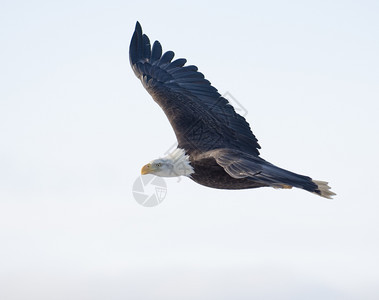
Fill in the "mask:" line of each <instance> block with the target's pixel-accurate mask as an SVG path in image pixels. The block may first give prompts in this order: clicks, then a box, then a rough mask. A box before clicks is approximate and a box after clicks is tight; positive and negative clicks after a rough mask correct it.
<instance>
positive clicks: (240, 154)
mask: <svg viewBox="0 0 379 300" xmlns="http://www.w3.org/2000/svg"><path fill="white" fill-rule="evenodd" d="M173 59H174V52H173V51H167V52H165V53H163V54H162V46H161V44H160V43H159V42H158V41H155V42H154V43H153V45H152V46H151V44H150V40H149V38H148V37H147V35H145V34H143V33H142V28H141V25H140V24H139V22H137V24H136V27H135V31H134V33H133V37H132V40H131V43H130V48H129V60H130V64H131V67H132V69H133V71H134V73H135V75H136V76H137V77H138V78H139V79H140V80H141V82H142V85H143V86H144V87H145V89H146V90H147V91H148V93H149V94H150V95H151V96H152V97H153V99H154V101H155V102H156V103H158V105H159V106H160V107H161V108H162V110H163V111H164V113H165V114H166V116H167V118H168V120H169V122H170V124H171V126H172V128H173V129H174V132H175V135H176V138H177V141H178V147H177V148H176V149H175V150H174V151H173V152H172V153H170V154H168V155H167V156H165V157H163V158H158V159H155V160H152V161H151V162H150V163H148V164H146V165H145V166H143V167H142V170H141V174H143V175H145V174H154V175H156V176H161V177H175V176H187V177H189V178H191V179H192V180H193V181H195V182H197V183H198V184H201V185H204V186H207V187H212V188H217V189H236V190H237V189H250V188H258V187H273V188H281V189H290V188H292V187H296V188H300V189H304V190H306V191H309V192H312V193H315V194H317V195H319V196H322V197H325V198H329V199H331V197H332V196H333V195H335V193H333V192H332V191H331V190H330V187H329V186H328V183H327V182H325V181H318V180H313V179H312V178H310V177H308V176H303V175H299V174H296V173H293V172H290V171H287V170H284V169H282V168H279V167H277V166H275V165H273V164H271V163H269V162H268V161H266V160H264V159H263V158H261V157H260V154H259V151H258V149H260V148H261V147H260V146H259V144H258V140H257V138H256V137H255V135H254V134H253V133H252V131H251V129H250V126H249V124H248V123H247V121H246V120H245V118H244V117H242V116H241V115H239V114H237V113H236V112H235V110H234V108H233V106H232V105H230V103H229V102H228V101H227V100H226V99H225V98H223V97H222V96H221V95H220V94H219V93H218V91H217V89H216V88H215V87H213V86H212V85H211V83H210V82H209V81H208V80H207V79H205V78H204V75H203V74H202V73H200V72H199V71H198V68H197V67H196V66H194V65H186V62H187V60H186V59H184V58H179V59H176V60H173Z"/></svg>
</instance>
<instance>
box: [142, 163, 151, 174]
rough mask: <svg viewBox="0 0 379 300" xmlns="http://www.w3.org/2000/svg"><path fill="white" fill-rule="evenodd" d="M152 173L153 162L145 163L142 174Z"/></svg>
mask: <svg viewBox="0 0 379 300" xmlns="http://www.w3.org/2000/svg"><path fill="white" fill-rule="evenodd" d="M150 173H151V164H147V165H144V166H143V167H142V169H141V174H142V175H146V174H150Z"/></svg>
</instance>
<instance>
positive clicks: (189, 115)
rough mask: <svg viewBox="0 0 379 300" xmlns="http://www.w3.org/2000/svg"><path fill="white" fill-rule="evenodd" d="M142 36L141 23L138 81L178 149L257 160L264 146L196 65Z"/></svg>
mask: <svg viewBox="0 0 379 300" xmlns="http://www.w3.org/2000/svg"><path fill="white" fill-rule="evenodd" d="M173 58H174V52H172V51H167V52H165V53H164V54H163V55H162V47H161V44H160V43H159V42H158V41H155V42H154V44H153V47H151V45H150V41H149V38H148V37H147V36H146V35H145V34H142V28H141V26H140V24H139V23H138V22H137V24H136V28H135V31H134V34H133V37H132V40H131V43H130V48H129V59H130V64H131V66H132V69H133V71H134V73H135V74H136V76H137V77H138V78H139V79H140V80H141V82H142V84H143V86H144V87H145V89H146V90H147V91H148V92H149V94H150V95H151V96H152V97H153V99H154V100H155V102H157V103H158V104H159V105H160V107H161V108H162V109H163V111H164V112H165V114H166V116H167V118H168V119H169V121H170V124H171V126H172V127H173V129H174V132H175V135H176V137H177V140H178V144H179V147H181V148H184V149H186V151H187V152H188V153H191V152H192V151H200V152H204V151H208V150H211V149H218V148H231V149H238V150H241V151H244V152H247V153H250V154H252V155H255V156H258V155H259V151H258V149H260V146H259V144H258V141H257V139H256V137H255V136H254V134H253V133H252V132H251V130H250V126H249V124H248V123H247V122H246V120H245V119H244V118H243V117H242V116H240V115H239V114H237V113H236V112H235V110H234V109H233V107H232V106H231V105H230V104H229V102H228V101H227V100H226V99H225V98H223V97H222V96H221V95H220V94H219V93H218V91H217V89H216V88H214V87H213V86H212V85H211V84H210V82H209V81H208V80H206V79H205V78H204V75H203V74H202V73H200V72H198V71H197V67H196V66H192V65H189V66H185V63H186V60H185V59H184V58H180V59H176V60H174V61H173Z"/></svg>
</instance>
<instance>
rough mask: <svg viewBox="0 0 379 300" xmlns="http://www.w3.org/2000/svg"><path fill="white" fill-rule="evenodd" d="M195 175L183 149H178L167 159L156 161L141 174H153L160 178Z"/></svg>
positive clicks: (145, 167) (144, 167)
mask: <svg viewBox="0 0 379 300" xmlns="http://www.w3.org/2000/svg"><path fill="white" fill-rule="evenodd" d="M192 173H194V171H193V168H192V166H191V164H190V161H189V156H188V155H186V153H185V151H184V150H183V149H180V148H177V149H175V150H174V151H173V152H172V153H170V154H168V155H167V156H165V157H162V158H158V159H154V160H152V161H151V162H149V163H148V164H146V165H144V166H143V167H142V169H141V174H142V175H146V174H153V175H156V176H160V177H177V176H189V175H191V174H192Z"/></svg>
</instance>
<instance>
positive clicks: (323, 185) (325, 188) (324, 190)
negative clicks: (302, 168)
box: [312, 180, 335, 199]
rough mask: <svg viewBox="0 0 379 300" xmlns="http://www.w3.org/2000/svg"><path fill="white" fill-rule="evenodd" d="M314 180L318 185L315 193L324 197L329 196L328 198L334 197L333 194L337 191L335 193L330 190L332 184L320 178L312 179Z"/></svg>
mask: <svg viewBox="0 0 379 300" xmlns="http://www.w3.org/2000/svg"><path fill="white" fill-rule="evenodd" d="M312 181H313V183H315V184H316V185H317V190H316V191H315V192H314V193H315V194H317V195H319V196H321V197H324V198H328V199H332V196H334V195H335V193H333V192H332V191H331V190H330V186H329V185H328V183H327V182H326V181H319V180H312Z"/></svg>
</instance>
